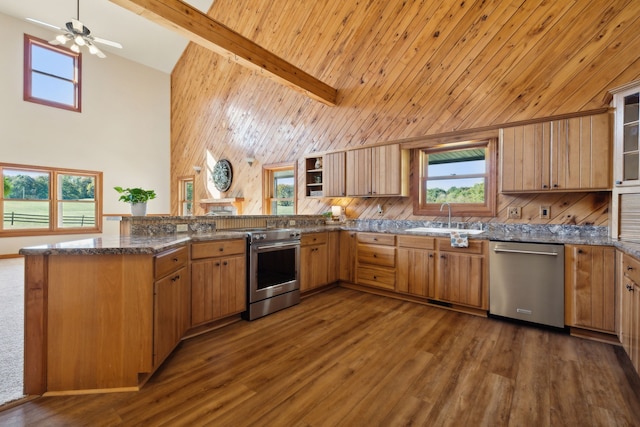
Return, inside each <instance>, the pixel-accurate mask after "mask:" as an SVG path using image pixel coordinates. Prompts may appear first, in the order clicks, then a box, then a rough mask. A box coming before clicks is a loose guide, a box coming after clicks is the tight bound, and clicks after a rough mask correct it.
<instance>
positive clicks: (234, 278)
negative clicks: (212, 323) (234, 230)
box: [213, 255, 247, 318]
mask: <svg viewBox="0 0 640 427" xmlns="http://www.w3.org/2000/svg"><path fill="white" fill-rule="evenodd" d="M214 285H216V286H215V288H214V291H213V297H214V303H213V306H214V312H213V315H214V316H215V317H216V318H220V317H225V316H230V315H232V314H237V313H241V312H243V311H244V310H246V308H247V307H246V304H247V284H246V259H245V257H244V255H242V256H234V257H228V258H222V259H221V260H220V280H219V281H218V283H214ZM216 302H217V303H216Z"/></svg>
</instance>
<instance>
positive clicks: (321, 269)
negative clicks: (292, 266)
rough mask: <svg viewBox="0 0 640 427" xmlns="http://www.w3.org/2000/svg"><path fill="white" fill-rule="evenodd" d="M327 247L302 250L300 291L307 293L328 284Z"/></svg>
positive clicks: (316, 246)
mask: <svg viewBox="0 0 640 427" xmlns="http://www.w3.org/2000/svg"><path fill="white" fill-rule="evenodd" d="M327 280H328V276H327V245H326V244H320V245H310V246H302V247H301V248H300V291H301V292H305V291H308V290H311V289H314V288H317V287H318V286H322V285H325V284H327Z"/></svg>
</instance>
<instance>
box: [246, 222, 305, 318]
mask: <svg viewBox="0 0 640 427" xmlns="http://www.w3.org/2000/svg"><path fill="white" fill-rule="evenodd" d="M244 231H246V232H247V234H248V239H247V245H248V248H247V254H248V260H247V289H248V293H247V311H246V312H245V313H244V314H243V317H244V318H245V319H248V320H254V319H257V318H259V317H262V316H266V315H267V314H270V313H273V312H275V311H278V310H282V309H283V308H287V307H290V306H292V305H295V304H298V303H299V302H300V280H299V273H298V272H299V266H300V230H297V229H288V228H287V229H256V230H244Z"/></svg>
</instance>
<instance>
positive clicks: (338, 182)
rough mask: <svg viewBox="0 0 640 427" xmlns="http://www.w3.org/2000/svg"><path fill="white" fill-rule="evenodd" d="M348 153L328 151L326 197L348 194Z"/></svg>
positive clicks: (325, 183)
mask: <svg viewBox="0 0 640 427" xmlns="http://www.w3.org/2000/svg"><path fill="white" fill-rule="evenodd" d="M345 160H346V153H345V152H344V151H339V152H337V153H328V154H325V155H324V186H323V192H324V196H325V197H344V196H346V182H345V173H346V163H345Z"/></svg>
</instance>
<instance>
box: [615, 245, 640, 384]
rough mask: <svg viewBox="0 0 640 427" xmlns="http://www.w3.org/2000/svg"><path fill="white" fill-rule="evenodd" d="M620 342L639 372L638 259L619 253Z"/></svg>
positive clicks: (639, 302)
mask: <svg viewBox="0 0 640 427" xmlns="http://www.w3.org/2000/svg"><path fill="white" fill-rule="evenodd" d="M618 256H619V259H620V260H621V261H620V263H619V265H620V266H621V269H620V270H621V275H620V280H619V284H618V286H619V288H618V291H619V293H620V296H619V298H620V302H619V305H620V330H619V336H620V342H621V343H622V346H623V347H624V349H625V351H626V352H627V354H628V355H629V358H630V359H631V363H633V366H634V368H635V369H636V372H638V373H640V285H639V284H640V261H638V260H637V259H635V258H633V257H631V256H629V255H627V254H621V253H619V255H618Z"/></svg>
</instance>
